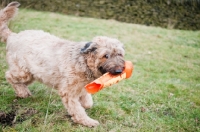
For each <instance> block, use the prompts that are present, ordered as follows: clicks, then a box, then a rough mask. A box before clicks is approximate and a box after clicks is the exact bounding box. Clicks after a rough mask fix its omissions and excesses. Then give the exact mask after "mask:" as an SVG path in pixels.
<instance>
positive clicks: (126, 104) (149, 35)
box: [0, 9, 200, 132]
mask: <svg viewBox="0 0 200 132" xmlns="http://www.w3.org/2000/svg"><path fill="white" fill-rule="evenodd" d="M10 28H11V29H12V30H13V31H15V32H20V31H22V30H26V29H41V30H44V31H47V32H50V33H52V34H54V35H56V36H59V37H62V38H66V39H69V40H74V41H85V40H86V41H90V40H91V39H92V38H93V37H94V36H97V35H104V36H110V37H115V38H118V39H119V40H120V41H122V42H123V43H124V45H125V50H126V56H125V58H126V60H131V61H132V62H133V63H134V68H135V69H134V73H133V75H132V77H131V78H130V79H127V80H123V81H121V82H120V83H118V84H115V85H113V86H111V87H109V88H106V89H104V90H102V91H100V92H98V93H97V94H95V95H93V99H94V106H93V108H91V109H89V110H87V113H88V115H89V116H90V117H92V118H94V119H97V120H98V121H99V122H100V126H98V127H95V128H87V127H84V126H82V125H78V124H74V123H73V122H72V121H71V119H70V117H69V116H68V115H67V112H66V110H65V109H64V107H63V105H62V103H61V100H60V97H59V96H58V95H57V93H56V91H54V90H53V93H52V96H51V98H50V95H51V91H52V90H51V88H47V86H45V85H43V84H40V83H37V82H36V83H34V84H32V85H30V87H29V88H30V90H31V91H32V93H33V96H32V97H30V98H26V99H17V98H16V97H15V94H14V91H13V89H12V88H11V86H10V85H9V84H8V82H7V81H6V79H5V77H4V76H5V72H6V69H7V64H6V57H5V56H6V52H5V51H6V48H5V47H6V46H5V44H2V43H0V112H3V113H9V112H12V111H14V112H15V113H16V114H17V116H16V119H15V122H14V124H12V125H8V124H7V125H5V124H0V131H4V132H7V131H12V132H15V131H20V132H25V131H28V132H29V131H30V132H38V131H48V132H54V131H56V132H58V131H60V132H61V131H69V132H83V131H84V132H131V131H138V132H143V131H152V132H153V131H158V132H169V131H171V132H175V131H176V132H178V131H179V132H184V131H191V132H197V131H200V31H182V30H168V29H162V28H158V27H146V26H142V25H135V24H126V23H120V22H116V21H114V20H100V19H92V18H81V17H74V16H66V15H62V14H56V13H49V12H37V11H31V10H23V9H21V10H20V12H19V14H18V16H17V17H16V19H15V21H14V22H12V23H11V24H10ZM47 108H48V113H47ZM46 114H47V116H46Z"/></svg>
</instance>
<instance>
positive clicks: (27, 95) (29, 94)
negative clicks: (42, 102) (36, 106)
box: [16, 90, 32, 98]
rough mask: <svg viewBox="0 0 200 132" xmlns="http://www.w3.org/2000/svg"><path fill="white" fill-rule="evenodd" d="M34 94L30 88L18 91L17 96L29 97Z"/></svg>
mask: <svg viewBox="0 0 200 132" xmlns="http://www.w3.org/2000/svg"><path fill="white" fill-rule="evenodd" d="M31 95H32V94H31V92H30V91H29V90H27V91H20V92H17V93H16V96H17V97H18V98H27V97H29V96H31Z"/></svg>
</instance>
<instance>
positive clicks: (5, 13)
mask: <svg viewBox="0 0 200 132" xmlns="http://www.w3.org/2000/svg"><path fill="white" fill-rule="evenodd" d="M19 5H20V3H18V2H11V3H10V4H8V5H7V6H6V7H5V8H4V9H2V10H0V38H1V41H2V42H6V40H7V38H8V36H9V35H10V34H11V33H12V31H11V30H10V29H9V28H8V26H7V24H8V22H9V21H10V20H11V19H12V18H13V17H14V16H15V15H16V14H17V12H18V7H19Z"/></svg>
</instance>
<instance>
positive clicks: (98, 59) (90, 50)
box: [81, 37, 125, 77]
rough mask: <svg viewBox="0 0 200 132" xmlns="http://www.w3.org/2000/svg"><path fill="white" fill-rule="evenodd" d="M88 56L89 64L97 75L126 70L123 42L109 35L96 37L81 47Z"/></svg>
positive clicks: (82, 51) (115, 73)
mask: <svg viewBox="0 0 200 132" xmlns="http://www.w3.org/2000/svg"><path fill="white" fill-rule="evenodd" d="M81 53H83V54H84V55H85V57H86V58H87V65H88V67H89V68H90V70H91V71H92V72H93V74H94V76H95V77H99V76H101V75H102V74H104V73H106V72H109V73H111V74H113V75H117V74H120V73H122V72H123V70H124V63H125V61H124V54H125V52H124V49H123V44H122V43H121V42H120V41H119V40H117V39H113V38H109V37H95V38H94V39H93V41H92V42H88V43H86V44H85V46H84V47H83V48H82V49H81Z"/></svg>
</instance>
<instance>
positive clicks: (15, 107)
mask: <svg viewBox="0 0 200 132" xmlns="http://www.w3.org/2000/svg"><path fill="white" fill-rule="evenodd" d="M16 102H17V101H16V99H15V100H14V101H13V104H12V111H9V112H4V111H0V124H1V125H2V126H12V125H14V124H17V123H21V122H23V121H25V120H27V119H29V118H30V117H31V116H33V115H34V114H36V113H37V110H35V109H33V108H27V107H25V108H23V106H20V105H19V104H17V103H16Z"/></svg>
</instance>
